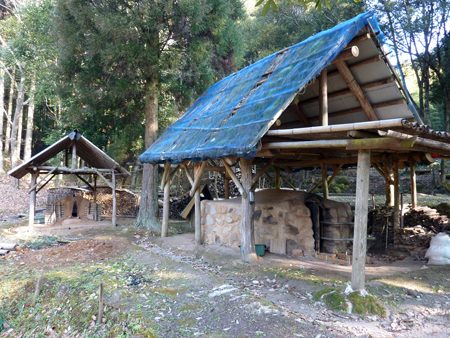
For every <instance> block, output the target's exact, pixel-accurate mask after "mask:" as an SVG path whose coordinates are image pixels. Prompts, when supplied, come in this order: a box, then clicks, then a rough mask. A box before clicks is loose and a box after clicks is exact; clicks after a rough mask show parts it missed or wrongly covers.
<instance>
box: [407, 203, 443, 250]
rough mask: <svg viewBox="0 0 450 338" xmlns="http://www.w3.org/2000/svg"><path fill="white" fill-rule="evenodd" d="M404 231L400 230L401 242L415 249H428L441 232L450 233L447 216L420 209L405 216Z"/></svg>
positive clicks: (430, 209) (434, 210)
mask: <svg viewBox="0 0 450 338" xmlns="http://www.w3.org/2000/svg"><path fill="white" fill-rule="evenodd" d="M403 225H404V228H403V229H399V233H398V235H399V242H400V244H404V245H413V246H415V247H428V246H429V245H430V241H431V238H432V237H434V236H435V235H436V234H438V233H439V232H446V233H450V222H449V219H448V218H447V216H442V215H440V214H439V213H438V212H437V211H436V209H432V208H428V207H419V208H416V209H412V210H410V211H408V212H407V213H406V214H405V215H404V220H403Z"/></svg>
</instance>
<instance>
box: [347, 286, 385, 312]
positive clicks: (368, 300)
mask: <svg viewBox="0 0 450 338" xmlns="http://www.w3.org/2000/svg"><path fill="white" fill-rule="evenodd" d="M347 298H348V300H349V301H350V302H351V303H352V305H353V312H356V313H361V314H363V315H378V316H381V317H386V310H385V309H384V307H383V306H382V305H381V304H379V303H378V301H377V300H376V299H375V297H373V296H370V295H366V296H365V297H363V296H361V295H360V293H359V292H358V291H355V292H352V293H351V294H349V295H348V297H347Z"/></svg>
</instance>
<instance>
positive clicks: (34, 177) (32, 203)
mask: <svg viewBox="0 0 450 338" xmlns="http://www.w3.org/2000/svg"><path fill="white" fill-rule="evenodd" d="M38 176H39V171H36V172H33V173H31V183H30V185H31V186H32V187H34V188H33V189H32V190H31V192H30V213H29V218H28V225H29V226H30V227H31V226H33V224H34V214H35V209H36V181H37V178H38Z"/></svg>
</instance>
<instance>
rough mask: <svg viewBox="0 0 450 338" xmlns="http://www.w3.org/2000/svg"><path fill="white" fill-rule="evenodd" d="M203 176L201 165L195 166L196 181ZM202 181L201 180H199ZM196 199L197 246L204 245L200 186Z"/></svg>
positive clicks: (195, 194) (196, 164)
mask: <svg viewBox="0 0 450 338" xmlns="http://www.w3.org/2000/svg"><path fill="white" fill-rule="evenodd" d="M201 174H202V170H201V163H200V162H197V163H195V164H194V181H195V180H196V179H197V177H198V176H199V175H201ZM199 179H200V178H199ZM194 197H195V244H197V245H201V244H202V225H201V200H200V186H199V187H197V189H196V190H195V193H194Z"/></svg>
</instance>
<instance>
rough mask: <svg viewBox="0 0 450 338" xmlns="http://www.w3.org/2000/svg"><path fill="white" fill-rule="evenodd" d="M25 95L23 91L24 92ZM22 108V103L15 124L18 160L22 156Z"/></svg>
mask: <svg viewBox="0 0 450 338" xmlns="http://www.w3.org/2000/svg"><path fill="white" fill-rule="evenodd" d="M24 96H25V93H24ZM23 108H24V105H23V104H22V109H21V110H20V116H19V123H18V125H17V144H16V151H17V158H18V159H19V160H20V159H22V158H23V157H21V153H22V134H23Z"/></svg>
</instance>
